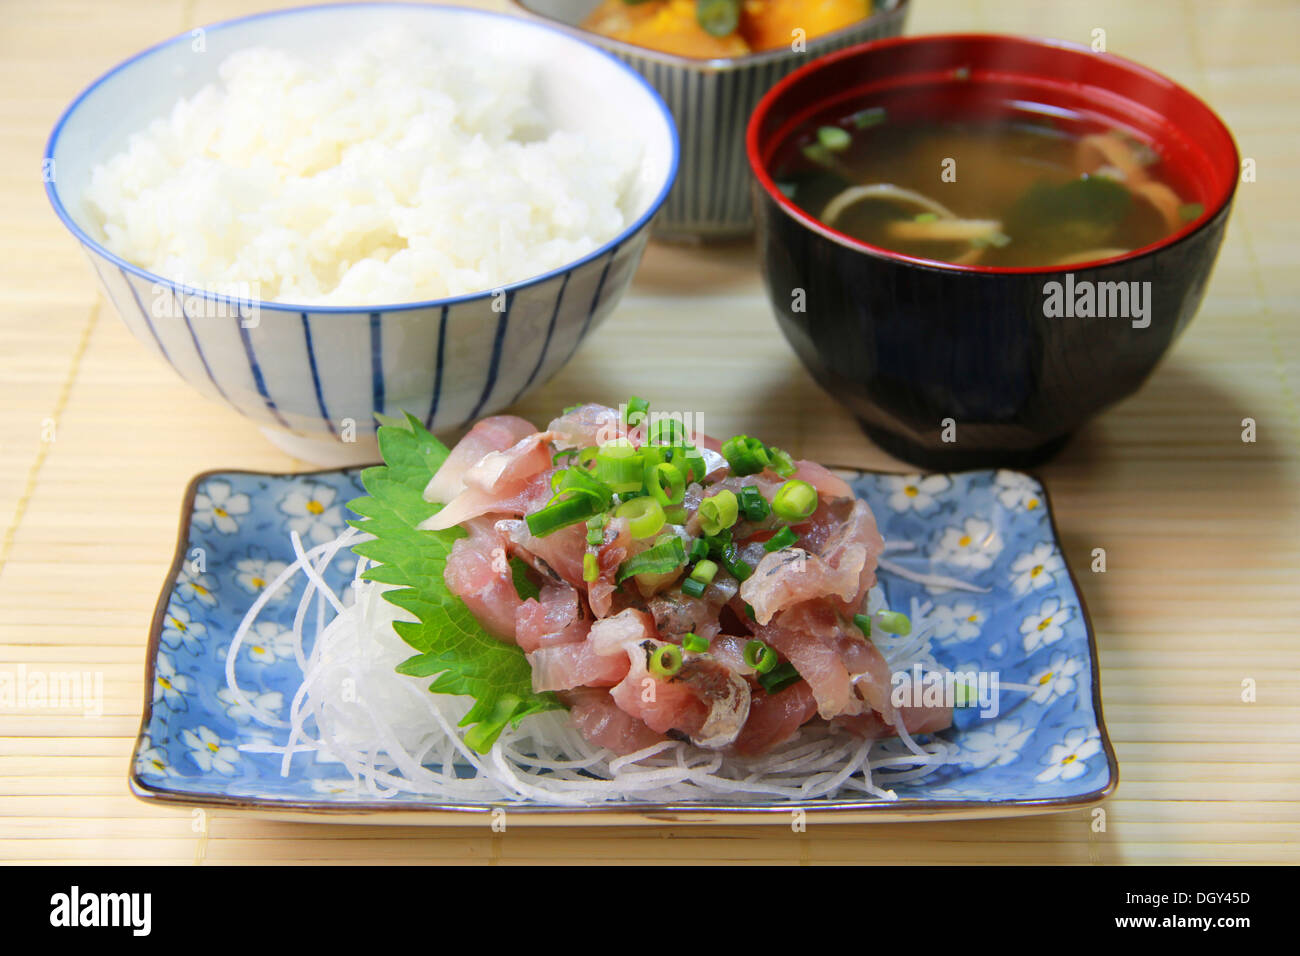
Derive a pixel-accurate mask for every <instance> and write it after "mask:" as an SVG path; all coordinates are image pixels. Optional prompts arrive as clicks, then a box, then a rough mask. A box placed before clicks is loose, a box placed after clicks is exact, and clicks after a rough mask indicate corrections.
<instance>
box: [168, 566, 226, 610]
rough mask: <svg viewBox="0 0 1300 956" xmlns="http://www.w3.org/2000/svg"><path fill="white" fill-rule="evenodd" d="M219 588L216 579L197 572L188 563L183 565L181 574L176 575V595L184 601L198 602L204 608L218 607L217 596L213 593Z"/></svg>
mask: <svg viewBox="0 0 1300 956" xmlns="http://www.w3.org/2000/svg"><path fill="white" fill-rule="evenodd" d="M217 587H218V585H217V580H216V578H214V577H213V576H212V575H210V574H205V573H203V572H202V571H195V570H194V569H193V568H192V567H191V566H190V562H188V561H186V562H185V563H184V564H183V565H181V570H180V573H178V574H177V575H176V594H177V596H178V597H180V599H181V600H182V601H197V602H198V603H199V604H202V605H203V606H204V607H216V606H217V596H216V594H214V593H213V592H214V591H216V590H217Z"/></svg>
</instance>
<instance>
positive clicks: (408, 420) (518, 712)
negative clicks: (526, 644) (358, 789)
mask: <svg viewBox="0 0 1300 956" xmlns="http://www.w3.org/2000/svg"><path fill="white" fill-rule="evenodd" d="M391 421H393V422H394V423H391V424H383V425H380V427H379V451H380V454H381V455H382V456H383V459H384V464H382V465H377V466H375V467H373V468H367V469H366V470H365V471H363V472H362V473H361V483H362V485H363V486H364V487H365V489H366V492H367V493H366V495H365V496H363V497H361V498H357V499H355V500H353V501H351V502H349V503H348V507H350V508H351V509H352V510H353V511H354V512H356V513H357V514H359V515H361V519H360V520H353V521H351V522H349V523H350V524H351V525H352V526H353V527H355V528H358V529H359V530H361V531H364V532H366V533H367V534H371V535H374V538H373V539H372V540H368V541H363V542H361V543H360V544H356V545H354V546H353V548H352V550H353V551H355V552H356V553H357V554H359V555H361V556H363V557H366V558H369V559H371V560H372V561H377V562H379V563H378V565H377V566H375V567H372V568H370V569H368V570H367V571H366V572H365V573H364V574H363V575H362V577H364V578H365V579H366V580H369V581H376V582H379V583H382V584H393V585H397V588H396V589H394V590H390V591H385V592H384V599H385V600H387V601H388V602H389V603H391V604H394V605H396V606H397V607H400V608H402V609H403V610H406V611H409V612H410V613H411V614H413V615H414V616H415V618H416V621H415V622H411V621H397V622H395V623H394V625H393V629H394V630H395V631H396V632H397V634H398V636H399V637H401V638H402V640H404V641H405V642H406V643H407V644H409V645H411V647H412V648H414V649H415V650H416V651H418V652H419V653H417V654H416V655H415V656H413V657H411V658H409V659H407V660H405V661H403V662H402V663H401V664H399V665H398V667H397V670H398V672H399V673H402V674H409V675H411V676H413V677H435V675H436V677H435V679H434V681H433V683H432V684H430V685H429V690H430V691H432V692H433V693H435V694H458V695H467V696H469V697H472V698H474V706H473V707H471V708H470V711H469V713H467V714H466V715H465V718H464V719H463V720H462V721H461V722H460V723H461V726H462V727H465V726H469V725H471V724H472V725H474V726H473V727H471V729H470V731H469V732H468V733H467V734H466V735H465V740H466V743H468V744H469V745H470V746H471V747H473V748H474V749H475V750H477V751H478V752H479V753H487V752H488V751H489V750H490V749H491V748H492V744H493V743H494V742H495V741H496V739H497V737H498V736H500V734H501V731H502V730H504V729H505V726H506V724H507V723H509V724H512V725H514V726H518V724H519V721H521V720H523V719H524V718H525V717H527V716H528V715H529V714H536V713H541V712H542V711H547V710H558V709H560V708H562V707H563V706H564V705H563V704H561V703H560V701H559V700H558V699H557V698H556V697H555V695H554V694H549V693H548V694H538V693H534V691H533V685H532V670H531V668H530V667H529V666H528V661H527V659H526V658H525V657H524V652H523V651H522V650H520V649H519V648H518V647H514V646H512V645H509V644H505V643H503V642H501V641H499V640H497V638H495V637H493V636H492V635H491V634H489V633H488V632H487V631H485V630H484V629H483V627H482V625H480V624H479V623H478V620H477V619H476V618H475V617H474V615H473V614H472V613H471V612H470V610H469V608H468V607H466V606H465V602H464V601H462V600H461V599H460V598H458V597H457V596H456V595H455V594H452V593H451V591H450V590H449V589H448V588H447V585H446V583H445V582H444V581H443V576H442V575H443V569H444V568H445V567H446V564H447V555H448V554H450V553H451V546H452V544H453V542H455V540H456V539H457V538H460V537H464V534H465V533H464V532H463V531H461V530H460V529H459V528H451V529H448V530H446V531H422V530H420V528H419V527H418V526H419V524H420V522H422V521H424V520H425V519H426V518H428V517H429V516H430V515H432V514H434V513H436V512H437V511H438V510H439V509H440V508H441V507H442V506H441V505H439V504H436V503H434V502H429V501H425V500H424V489H425V487H426V486H427V485H428V483H429V479H430V478H432V477H433V475H434V473H435V472H437V470H438V469H439V468H440V467H442V463H443V462H444V461H446V459H447V454H448V449H447V446H446V445H444V444H443V443H442V442H440V441H438V439H437V438H435V437H434V436H433V435H432V434H430V432H429V431H428V429H426V428H425V427H424V425H423V424H422V423H421V422H420V421H419V420H418V419H417V418H415V417H414V416H412V415H410V414H407V415H406V416H405V421H400V420H396V419H394V420H391ZM516 580H518V577H516Z"/></svg>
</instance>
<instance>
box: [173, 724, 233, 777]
mask: <svg viewBox="0 0 1300 956" xmlns="http://www.w3.org/2000/svg"><path fill="white" fill-rule="evenodd" d="M181 742H182V743H183V744H185V746H186V747H188V748H189V754H190V759H191V760H193V761H194V762H195V763H196V764H198V765H199V769H200V770H205V771H207V770H215V771H216V772H217V773H220V774H225V775H226V776H228V777H229V776H232V775H233V774H234V772H235V763H236V762H237V761H238V760H239V751H237V750H236V749H235V748H234V747H232V746H230V744H228V743H226V742H225V741H224V740H222V739H221V738H220V737H219V736H218V735H217V734H216V732H215V731H213V730H211V729H210V728H208V727H206V726H200V727H199V728H198V732H197V733H196V732H195V731H193V730H182V731H181Z"/></svg>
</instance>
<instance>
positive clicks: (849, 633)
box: [421, 398, 952, 756]
mask: <svg viewBox="0 0 1300 956" xmlns="http://www.w3.org/2000/svg"><path fill="white" fill-rule="evenodd" d="M653 421H654V420H653V419H652V418H650V416H649V415H648V409H647V406H646V403H644V402H642V401H641V400H640V399H635V398H634V399H632V400H631V401H629V402H628V403H627V405H626V406H625V410H623V411H620V410H616V409H613V408H608V407H605V406H602V405H595V404H586V405H579V406H575V407H574V408H571V409H568V410H566V412H565V413H564V414H563V415H561V416H560V417H559V418H557V419H555V420H554V421H552V422H551V423H550V424H549V425H548V426H547V427H546V429H544V430H542V431H537V430H536V429H534V428H533V426H532V425H531V424H530V423H528V422H527V421H525V420H523V419H521V418H517V417H514V416H496V417H492V418H487V419H484V420H482V421H480V422H479V423H478V424H476V425H475V426H474V427H473V428H472V429H471V430H470V431H469V433H468V434H466V435H465V437H464V438H463V439H462V440H461V441H460V442H459V443H458V444H457V445H456V446H455V448H454V449H452V451H451V454H450V455H449V456H448V458H447V460H446V462H445V463H444V464H443V466H442V467H441V469H439V471H438V473H437V474H436V475H435V476H434V477H433V479H432V480H431V481H430V482H429V486H428V488H427V489H426V492H425V497H426V499H428V500H430V501H437V502H439V503H441V504H442V505H443V507H442V508H441V509H440V510H439V511H438V512H437V513H435V514H434V515H433V516H432V517H430V518H429V519H428V520H427V521H426V522H424V524H423V525H421V527H427V528H434V529H446V528H451V527H453V526H459V527H460V528H462V529H464V531H465V532H466V536H465V537H463V538H460V539H458V540H457V541H456V542H455V544H454V546H453V548H452V550H451V553H450V555H449V556H448V558H447V562H446V567H445V573H444V577H445V581H446V584H447V586H448V588H449V589H450V590H451V591H452V592H453V593H454V594H456V595H458V596H459V597H460V598H461V599H462V600H464V601H465V603H466V605H467V606H468V607H469V609H470V610H471V612H472V613H473V614H474V615H475V617H476V618H478V620H479V621H480V622H481V623H482V624H483V626H484V628H485V629H486V630H487V631H489V632H490V633H492V634H493V635H495V636H496V637H498V638H499V639H500V640H502V641H506V642H510V643H514V644H517V645H518V646H519V647H520V648H521V649H522V650H523V651H524V652H525V654H526V656H527V658H528V661H529V664H530V665H531V667H532V675H533V685H534V689H536V690H538V691H555V692H558V693H559V695H560V698H561V700H563V701H564V702H565V703H566V704H567V705H568V706H569V708H570V715H571V719H572V720H573V721H574V724H575V726H576V727H577V728H578V730H579V731H580V732H581V733H582V734H583V736H584V737H585V738H586V739H587V740H588V741H589V742H591V743H593V744H595V745H598V746H603V747H607V748H608V749H610V750H612V751H614V752H615V753H620V754H626V753H631V752H634V751H636V750H639V749H642V748H645V747H647V746H651V745H653V744H654V743H656V742H659V741H663V740H670V739H671V740H686V741H690V742H691V743H693V744H695V745H696V746H699V747H702V748H706V749H710V750H720V751H724V752H727V753H732V754H737V755H741V756H754V755H758V754H762V753H764V752H766V751H768V750H770V749H771V748H772V747H774V746H776V745H778V744H780V743H782V742H784V741H786V740H789V739H790V738H791V737H793V736H794V735H795V734H797V733H798V732H799V729H800V728H801V727H802V726H803V725H805V724H807V723H808V722H809V721H817V720H820V721H828V722H831V723H832V724H834V726H835V727H837V728H840V729H842V730H844V731H847V732H850V733H856V734H858V735H861V736H864V737H868V738H872V739H875V738H880V737H887V736H893V735H895V734H897V733H898V732H899V730H900V728H901V729H905V730H906V731H907V732H908V733H933V732H935V731H938V730H941V729H943V728H945V727H947V726H949V725H950V723H951V719H952V714H951V711H950V710H947V709H942V708H940V709H935V708H907V707H902V708H899V707H895V706H894V705H893V704H892V703H891V700H890V688H891V684H890V680H891V675H890V671H889V667H888V665H887V664H886V662H885V660H884V658H883V656H882V655H881V653H880V651H879V650H878V649H877V648H876V646H875V644H874V643H872V641H871V639H870V637H869V635H868V633H866V631H867V630H869V619H868V618H866V617H865V616H863V615H862V614H860V611H861V610H862V608H863V605H864V602H865V598H866V595H867V592H868V591H869V590H870V589H871V587H872V586H873V585H874V584H875V580H876V568H877V563H878V559H879V556H880V554H881V552H882V550H883V548H884V542H883V540H882V538H881V536H880V533H879V531H878V530H877V528H876V522H875V518H874V516H873V515H872V514H871V509H870V508H869V507H868V506H867V504H866V503H865V502H863V501H861V500H859V499H857V498H855V497H854V496H853V493H852V489H851V488H850V486H849V485H848V484H847V483H846V482H844V481H843V479H841V478H839V477H838V476H836V475H834V474H833V473H831V472H830V471H828V470H827V469H825V468H824V467H822V466H821V465H819V464H817V463H815V462H810V461H798V460H794V459H792V458H791V457H790V456H789V455H788V454H786V453H785V452H783V451H781V450H780V449H778V448H774V447H771V446H768V445H765V444H764V443H762V442H760V441H758V440H757V439H754V438H750V437H748V436H745V435H737V436H734V437H732V438H730V439H728V440H727V441H724V442H721V443H719V442H717V441H715V440H714V439H712V438H709V437H708V436H703V435H697V436H691V435H687V434H685V430H684V429H683V428H681V427H659V428H657V429H656V427H655V425H654V424H653ZM648 422H649V423H651V424H650V425H649V427H647V423H648ZM517 574H522V575H523V576H524V577H526V578H527V579H528V581H529V582H530V584H531V585H532V588H531V589H530V590H535V591H536V594H535V595H534V596H529V597H522V596H521V595H520V593H519V590H518V588H517V584H516V575H517ZM899 617H901V615H892V616H891V620H897V619H898V618H899Z"/></svg>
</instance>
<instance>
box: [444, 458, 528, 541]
mask: <svg viewBox="0 0 1300 956" xmlns="http://www.w3.org/2000/svg"><path fill="white" fill-rule="evenodd" d="M550 498H551V476H550V473H549V471H546V472H541V473H540V474H536V475H533V476H532V477H531V478H529V479H527V480H525V481H521V482H518V483H516V484H512V485H510V486H509V487H506V488H502V489H500V490H499V491H496V492H491V491H484V490H483V489H481V488H475V487H468V488H466V489H465V490H464V491H462V492H461V493H460V494H458V495H457V496H456V497H455V498H453V499H452V501H451V503H450V504H448V505H447V506H446V507H445V508H443V509H442V510H441V511H439V512H438V513H437V514H434V515H430V516H429V517H428V518H425V519H424V520H423V521H422V522H420V525H419V527H420V528H422V529H424V530H427V531H445V530H446V529H448V528H450V527H452V526H453V525H458V524H461V523H462V522H465V521H468V520H469V519H470V518H477V517H479V516H480V515H486V514H503V515H524V514H527V513H528V512H530V511H536V510H537V509H538V508H540V507H542V506H543V505H545V504H546V502H547V501H549V500H550Z"/></svg>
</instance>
